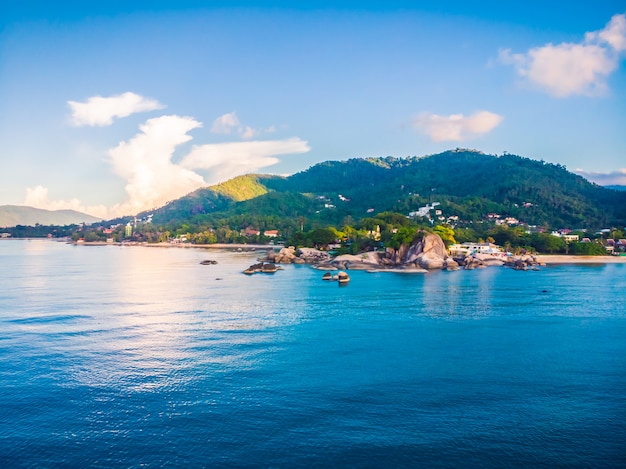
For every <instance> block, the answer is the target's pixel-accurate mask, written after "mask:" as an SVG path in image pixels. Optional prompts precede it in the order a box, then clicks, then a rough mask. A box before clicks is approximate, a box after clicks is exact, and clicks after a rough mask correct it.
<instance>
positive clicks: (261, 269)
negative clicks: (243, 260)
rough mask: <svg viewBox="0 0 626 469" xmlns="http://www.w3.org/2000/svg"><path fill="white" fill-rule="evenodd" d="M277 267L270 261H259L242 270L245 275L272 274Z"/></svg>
mask: <svg viewBox="0 0 626 469" xmlns="http://www.w3.org/2000/svg"><path fill="white" fill-rule="evenodd" d="M278 269H279V267H277V266H276V264H274V263H272V262H259V263H258V264H253V265H251V266H250V267H248V268H247V269H246V270H244V271H243V273H244V274H246V275H252V274H273V273H274V272H276V271H277V270H278Z"/></svg>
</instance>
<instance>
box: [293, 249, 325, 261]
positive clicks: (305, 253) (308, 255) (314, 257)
mask: <svg viewBox="0 0 626 469" xmlns="http://www.w3.org/2000/svg"><path fill="white" fill-rule="evenodd" d="M296 253H297V256H298V258H299V259H302V260H303V261H304V262H306V263H307V264H318V263H321V262H326V261H329V260H330V254H328V252H326V251H320V250H319V249H314V248H300V249H298V250H297V252H296Z"/></svg>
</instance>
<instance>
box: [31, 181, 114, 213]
mask: <svg viewBox="0 0 626 469" xmlns="http://www.w3.org/2000/svg"><path fill="white" fill-rule="evenodd" d="M24 205H27V206H29V207H35V208H41V209H44V210H76V211H78V212H82V213H86V214H88V215H93V216H94V217H100V218H102V219H103V220H104V219H106V218H108V215H109V211H108V209H107V208H106V207H105V206H104V205H92V206H85V205H83V203H82V202H81V201H80V200H78V199H71V200H50V199H49V198H48V188H47V187H43V186H36V187H27V188H26V198H25V199H24Z"/></svg>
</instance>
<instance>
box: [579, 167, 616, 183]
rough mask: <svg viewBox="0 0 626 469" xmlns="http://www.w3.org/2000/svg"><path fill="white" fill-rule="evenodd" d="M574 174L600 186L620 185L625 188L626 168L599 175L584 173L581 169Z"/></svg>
mask: <svg viewBox="0 0 626 469" xmlns="http://www.w3.org/2000/svg"><path fill="white" fill-rule="evenodd" d="M574 172H575V173H576V174H578V175H580V176H582V177H584V178H585V179H588V180H589V181H593V182H595V183H596V184H599V185H601V186H611V185H620V186H626V168H621V169H618V170H616V171H611V172H608V173H599V172H594V171H585V170H583V169H576V170H575V171H574Z"/></svg>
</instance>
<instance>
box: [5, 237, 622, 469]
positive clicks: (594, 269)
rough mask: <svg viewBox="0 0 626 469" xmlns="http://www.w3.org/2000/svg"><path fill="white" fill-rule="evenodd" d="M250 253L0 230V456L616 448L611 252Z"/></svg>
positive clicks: (145, 463)
mask: <svg viewBox="0 0 626 469" xmlns="http://www.w3.org/2000/svg"><path fill="white" fill-rule="evenodd" d="M203 259H214V260H217V261H218V264H217V265H208V266H205V265H200V264H199V262H200V261H201V260H203ZM254 262H255V254H250V253H232V252H226V251H213V250H200V249H164V248H145V247H118V246H102V247H90V246H71V245H67V244H63V243H59V242H54V241H45V240H31V241H27V240H10V241H1V242H0V269H1V277H0V465H1V467H3V468H12V467H68V468H72V467H116V468H118V467H128V468H139V467H488V468H489V467H529V466H532V467H602V468H605V467H626V265H595V266H589V265H587V266H574V265H570V266H555V267H546V268H543V269H541V270H540V271H537V272H518V271H513V270H509V269H504V268H488V269H484V270H474V271H459V272H433V273H429V274H424V275H415V274H414V275H402V274H392V273H374V274H372V273H367V272H360V271H356V272H350V275H351V279H352V280H351V282H350V284H349V285H348V286H345V287H338V285H337V284H336V283H329V282H323V281H322V280H321V275H322V272H319V271H316V270H313V269H311V268H310V267H308V266H286V267H285V270H282V271H279V272H277V273H276V274H273V275H264V274H258V275H254V276H245V275H243V274H242V273H241V271H242V270H243V269H244V268H245V267H247V266H248V265H250V264H252V263H254Z"/></svg>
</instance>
